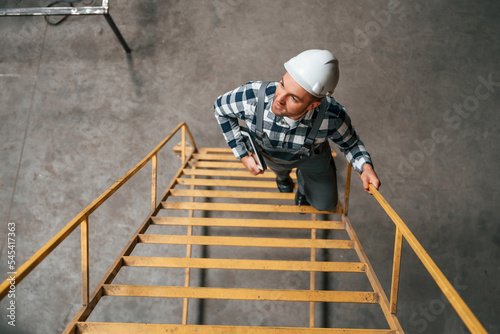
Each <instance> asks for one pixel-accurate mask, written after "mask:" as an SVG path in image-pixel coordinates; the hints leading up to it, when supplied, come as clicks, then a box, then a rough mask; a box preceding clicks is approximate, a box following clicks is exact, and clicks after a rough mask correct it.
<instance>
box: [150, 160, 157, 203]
mask: <svg viewBox="0 0 500 334" xmlns="http://www.w3.org/2000/svg"><path fill="white" fill-rule="evenodd" d="M151 166H152V170H151V210H154V209H156V192H157V186H158V153H156V154H155V155H153V157H152V158H151Z"/></svg>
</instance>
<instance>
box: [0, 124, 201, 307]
mask: <svg viewBox="0 0 500 334" xmlns="http://www.w3.org/2000/svg"><path fill="white" fill-rule="evenodd" d="M179 130H181V131H182V139H181V140H182V141H181V161H182V166H184V165H185V164H186V161H188V157H187V156H188V153H190V154H192V153H193V152H194V150H195V148H196V146H195V143H194V140H193V136H192V135H191V132H190V131H189V129H188V127H187V125H186V123H180V124H179V125H178V126H177V127H176V128H175V129H174V130H173V131H172V132H171V133H170V134H169V135H168V136H167V137H165V139H163V140H162V141H161V143H160V144H158V146H157V147H156V148H155V149H153V150H152V151H151V152H150V153H149V154H148V155H147V156H146V157H145V158H144V159H142V161H141V162H139V163H138V164H137V165H136V166H135V167H134V168H132V169H131V170H130V171H129V172H128V173H126V174H125V175H124V176H123V177H122V178H121V179H120V180H118V181H117V182H116V183H115V184H114V185H112V186H111V187H110V188H109V189H108V190H106V191H105V192H104V193H103V194H102V195H101V196H99V197H98V198H97V199H96V200H95V201H94V202H92V203H91V204H90V205H89V206H88V207H87V208H86V209H84V210H83V211H82V212H80V213H79V214H78V215H77V216H76V217H75V218H73V220H71V221H70V222H69V223H68V224H67V225H66V226H65V227H64V228H62V229H61V230H60V231H59V232H58V233H57V234H56V235H55V236H54V237H53V238H52V239H50V240H49V242H47V243H46V244H45V245H44V246H43V247H42V248H40V249H39V250H38V251H37V252H36V253H35V254H34V255H33V256H32V257H31V258H30V259H29V260H28V261H26V262H25V263H24V264H23V265H21V266H20V267H19V268H18V269H17V271H16V272H15V273H14V274H12V275H11V276H10V277H9V278H8V279H6V280H5V281H4V282H3V283H2V284H1V285H0V300H1V299H3V298H4V297H5V296H6V295H7V293H9V291H10V289H11V286H12V285H17V284H19V282H21V281H22V280H23V279H24V278H25V277H26V276H27V275H28V274H29V273H30V272H31V271H32V270H33V269H35V268H36V266H37V265H38V264H39V263H40V262H42V261H43V260H44V259H45V258H46V257H47V256H48V255H49V254H50V253H51V252H52V251H53V250H54V249H55V248H56V247H57V246H58V245H59V244H60V243H61V242H62V241H63V240H64V239H66V237H68V236H69V235H70V234H71V233H72V232H73V231H74V230H75V229H76V228H77V227H78V226H81V249H82V306H84V307H85V306H87V304H88V302H89V228H88V225H89V216H90V214H91V213H92V212H94V211H95V210H96V209H97V208H99V206H101V204H103V203H104V201H106V200H107V199H108V198H109V197H111V195H113V194H114V193H115V192H116V191H117V190H118V189H120V188H121V187H122V186H123V185H124V184H125V183H126V182H127V181H128V180H130V179H131V178H132V177H133V176H134V175H135V174H136V173H137V172H139V171H140V170H141V169H142V168H143V167H144V166H145V165H146V164H147V163H148V162H149V161H151V162H152V173H151V174H152V175H151V211H154V210H155V209H156V204H157V203H156V197H157V157H158V152H159V151H160V150H161V149H162V148H163V147H164V146H165V144H167V143H168V142H169V140H170V139H172V137H173V136H174V135H175V134H176V133H177V132H178V131H179ZM186 132H187V134H188V135H189V138H190V140H191V144H192V147H190V148H191V149H192V150H191V151H190V152H188V150H187V144H186Z"/></svg>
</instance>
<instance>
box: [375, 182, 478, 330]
mask: <svg viewBox="0 0 500 334" xmlns="http://www.w3.org/2000/svg"><path fill="white" fill-rule="evenodd" d="M370 191H371V192H372V194H373V196H374V197H375V199H376V200H377V201H378V202H379V204H380V206H382V208H383V209H384V210H385V212H386V213H387V215H389V217H391V219H392V221H393V222H394V224H395V225H396V228H397V229H398V230H399V231H400V232H401V234H402V235H403V236H404V238H405V239H406V241H407V242H408V244H410V246H411V248H412V249H413V251H414V252H415V254H416V255H417V256H418V258H419V259H420V261H421V262H422V264H423V265H424V266H425V268H426V269H427V271H428V272H429V274H430V275H431V276H432V278H433V279H434V281H435V282H436V284H437V285H438V286H439V288H440V289H441V291H442V292H443V294H444V295H445V296H446V298H447V299H448V300H449V301H450V304H451V305H452V306H453V308H454V309H455V311H457V313H458V315H459V316H460V318H461V319H462V321H463V322H464V324H465V325H466V326H467V328H468V329H469V330H470V331H471V333H487V332H486V329H485V328H484V327H483V325H482V324H481V323H480V322H479V320H478V319H477V318H476V316H475V315H474V313H472V311H471V310H470V308H469V307H468V306H467V304H466V303H465V302H464V300H463V299H462V297H460V295H459V294H458V292H457V290H455V288H454V287H453V285H451V283H450V281H448V279H447V278H446V276H445V275H444V274H443V272H442V271H441V269H439V267H438V266H437V265H436V263H435V262H434V261H433V260H432V258H431V257H430V256H429V254H428V253H427V252H426V251H425V249H424V247H423V246H422V245H421V244H420V242H419V241H418V240H417V238H416V237H415V235H414V234H413V233H412V232H411V231H410V229H409V228H408V226H407V225H406V224H405V223H404V222H403V220H402V219H401V218H400V217H399V215H398V214H397V213H396V211H394V209H393V208H392V207H391V206H390V205H389V203H387V201H386V200H385V198H384V197H383V196H382V195H381V194H380V192H379V191H378V190H377V189H376V188H375V187H374V186H373V185H372V184H370Z"/></svg>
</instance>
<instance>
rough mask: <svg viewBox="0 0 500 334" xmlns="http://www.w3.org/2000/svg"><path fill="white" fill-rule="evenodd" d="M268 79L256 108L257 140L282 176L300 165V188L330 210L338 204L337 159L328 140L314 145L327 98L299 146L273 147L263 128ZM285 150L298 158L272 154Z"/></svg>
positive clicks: (315, 204) (312, 201)
mask: <svg viewBox="0 0 500 334" xmlns="http://www.w3.org/2000/svg"><path fill="white" fill-rule="evenodd" d="M267 85H268V82H264V83H263V84H262V86H261V87H260V90H259V94H258V101H257V111H256V121H257V124H256V129H255V136H256V141H257V143H258V144H259V146H260V148H261V150H262V155H263V156H264V159H265V160H266V164H267V166H268V167H269V168H271V169H272V171H273V172H274V173H275V174H276V177H277V178H278V179H280V180H284V179H286V178H287V177H288V176H289V174H290V171H291V170H292V169H293V168H297V184H298V187H299V191H300V192H301V193H302V194H304V195H305V196H306V199H307V201H308V202H309V203H310V204H311V205H312V206H313V207H314V208H316V209H317V210H325V211H330V210H333V209H335V206H336V204H337V198H338V196H337V177H336V171H335V163H334V161H333V159H332V156H331V149H330V145H329V144H328V141H325V142H323V143H321V144H318V145H317V146H316V147H315V145H314V139H315V138H316V135H317V133H318V130H319V127H320V125H321V123H322V120H323V118H324V115H325V113H326V109H327V104H328V102H327V101H326V99H323V100H322V101H321V105H320V111H319V113H318V116H317V117H316V119H315V120H314V123H313V126H312V129H311V131H310V132H309V134H308V136H307V138H306V139H305V141H304V145H303V146H302V147H301V148H300V149H299V150H291V149H286V148H282V147H274V146H273V145H272V144H271V141H270V140H269V138H268V137H267V135H266V134H265V133H264V131H263V123H264V98H265V91H266V87H267ZM280 152H285V153H292V154H295V155H296V156H297V157H298V159H297V160H292V161H284V160H281V159H278V158H276V157H273V155H275V154H276V153H280Z"/></svg>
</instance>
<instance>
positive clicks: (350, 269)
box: [123, 256, 366, 273]
mask: <svg viewBox="0 0 500 334" xmlns="http://www.w3.org/2000/svg"><path fill="white" fill-rule="evenodd" d="M123 265H125V266H129V267H166V268H199V269H236V270H277V271H315V272H316V271H320V272H342V273H363V272H365V271H366V264H365V263H361V262H320V261H318V262H310V261H278V260H236V259H205V258H183V257H143V256H125V257H123Z"/></svg>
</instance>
